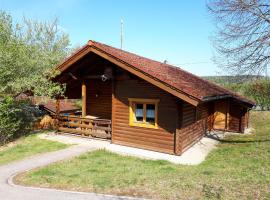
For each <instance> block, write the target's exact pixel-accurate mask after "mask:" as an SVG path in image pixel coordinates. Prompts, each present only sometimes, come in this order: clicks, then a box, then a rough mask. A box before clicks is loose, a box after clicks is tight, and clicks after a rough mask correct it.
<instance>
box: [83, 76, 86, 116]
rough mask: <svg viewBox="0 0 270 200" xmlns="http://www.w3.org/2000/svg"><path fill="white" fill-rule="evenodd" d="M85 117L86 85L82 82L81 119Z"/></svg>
mask: <svg viewBox="0 0 270 200" xmlns="http://www.w3.org/2000/svg"><path fill="white" fill-rule="evenodd" d="M85 116H86V85H85V82H84V81H83V82H82V117H85Z"/></svg>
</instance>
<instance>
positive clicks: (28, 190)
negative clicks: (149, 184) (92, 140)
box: [0, 144, 135, 200]
mask: <svg viewBox="0 0 270 200" xmlns="http://www.w3.org/2000/svg"><path fill="white" fill-rule="evenodd" d="M93 150H96V147H95V146H93V145H88V144H81V145H75V146H72V147H70V148H67V149H63V150H60V151H55V152H50V153H45V154H41V155H36V156H33V157H31V158H27V159H24V160H21V161H16V162H13V163H10V164H7V165H3V166H0V199H1V200H37V199H38V200H89V199H91V200H116V199H117V200H119V199H135V198H129V197H117V196H111V195H102V194H95V193H84V192H71V191H62V190H55V189H44V188H33V187H24V186H19V185H15V184H14V183H13V182H12V178H13V176H15V175H16V174H19V173H22V172H24V171H27V170H31V169H34V168H37V167H41V166H45V165H48V164H51V163H53V162H57V161H60V160H64V159H69V158H72V157H74V156H78V155H80V154H82V153H85V152H87V151H93Z"/></svg>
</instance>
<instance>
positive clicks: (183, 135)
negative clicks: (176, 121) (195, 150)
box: [175, 102, 210, 155]
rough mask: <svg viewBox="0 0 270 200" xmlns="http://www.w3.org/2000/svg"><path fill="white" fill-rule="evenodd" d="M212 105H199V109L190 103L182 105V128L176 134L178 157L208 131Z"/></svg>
mask: <svg viewBox="0 0 270 200" xmlns="http://www.w3.org/2000/svg"><path fill="white" fill-rule="evenodd" d="M209 105H210V104H207V103H205V104H199V105H198V107H195V106H192V105H191V104H189V103H186V102H182V103H181V107H182V108H181V109H180V110H181V112H180V113H179V114H180V115H181V117H180V128H179V129H178V130H177V134H176V141H175V142H176V150H175V153H176V154H177V155H181V154H182V153H183V152H184V151H185V150H186V149H188V147H190V146H191V145H192V144H194V143H195V142H196V141H198V140H199V139H200V138H202V137H203V136H204V134H205V133H206V131H207V126H208V118H209V116H210V114H209Z"/></svg>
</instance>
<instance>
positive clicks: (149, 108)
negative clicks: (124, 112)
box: [128, 98, 159, 128]
mask: <svg viewBox="0 0 270 200" xmlns="http://www.w3.org/2000/svg"><path fill="white" fill-rule="evenodd" d="M128 100H129V125H130V126H139V127H145V128H158V126H157V113H158V112H157V108H158V102H159V100H158V99H135V98H129V99H128Z"/></svg>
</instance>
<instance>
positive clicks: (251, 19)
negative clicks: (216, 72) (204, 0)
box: [207, 0, 270, 74]
mask: <svg viewBox="0 0 270 200" xmlns="http://www.w3.org/2000/svg"><path fill="white" fill-rule="evenodd" d="M207 5H208V9H209V11H210V13H211V14H212V15H213V17H214V20H215V24H216V26H217V32H216V34H215V36H214V40H213V44H214V46H215V48H216V50H217V57H216V61H217V62H218V64H221V65H222V66H223V67H225V69H227V70H229V72H233V73H238V74H261V73H263V72H265V71H266V70H267V67H268V66H269V62H270V48H269V47H270V1H269V0H210V1H209V2H208V4H207Z"/></svg>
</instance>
